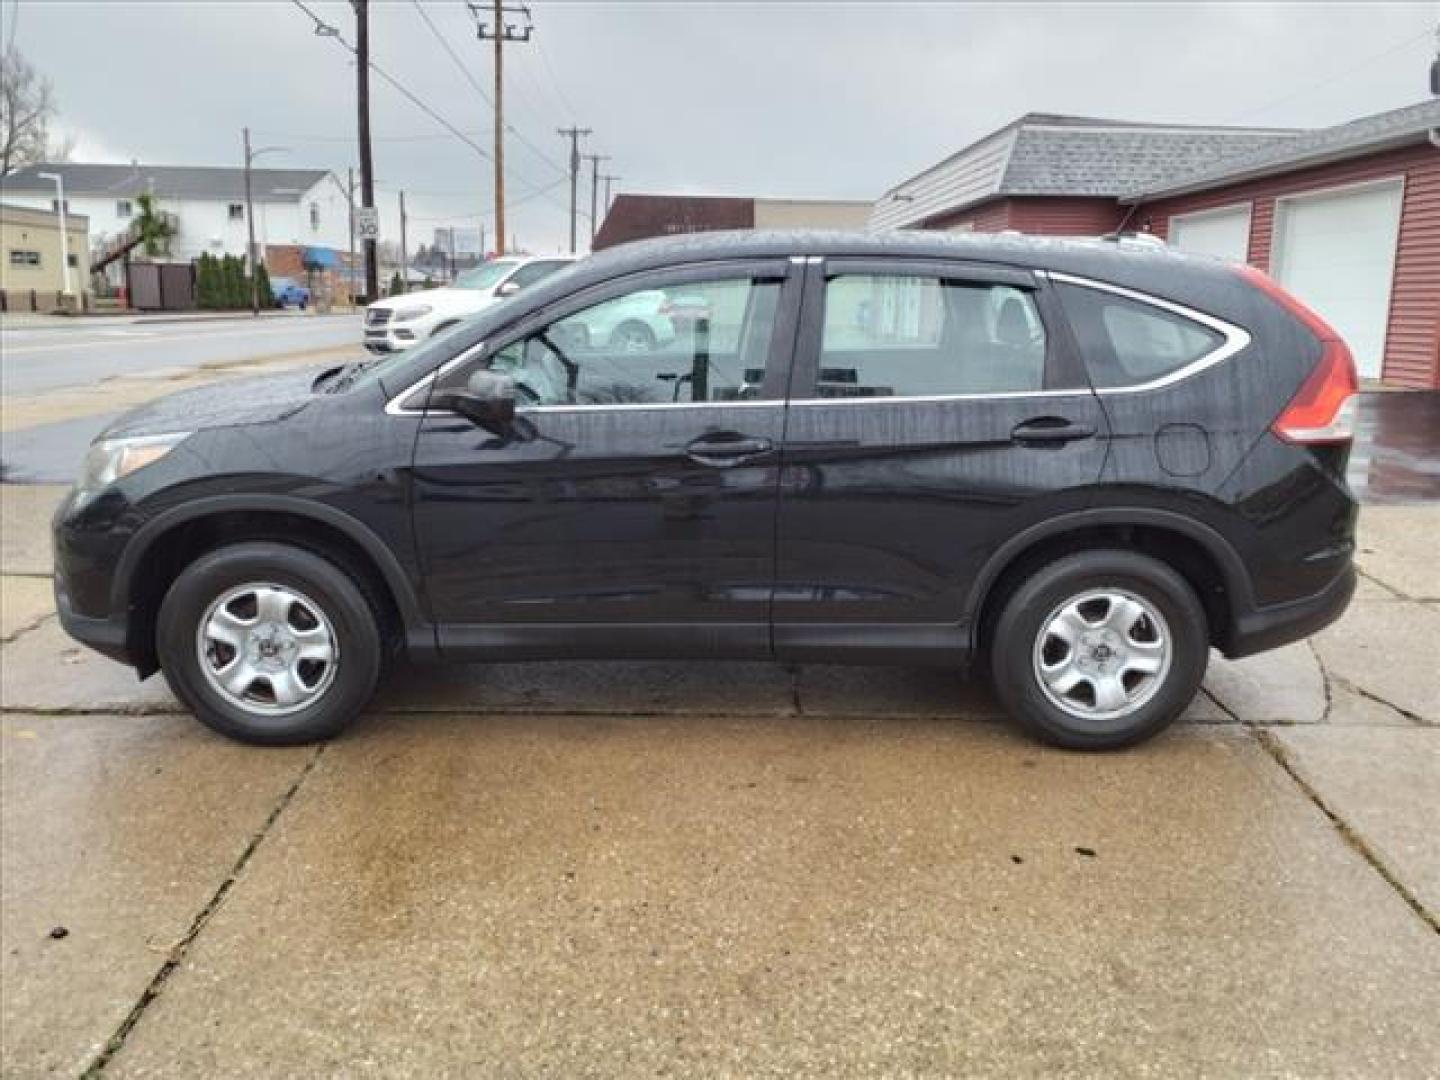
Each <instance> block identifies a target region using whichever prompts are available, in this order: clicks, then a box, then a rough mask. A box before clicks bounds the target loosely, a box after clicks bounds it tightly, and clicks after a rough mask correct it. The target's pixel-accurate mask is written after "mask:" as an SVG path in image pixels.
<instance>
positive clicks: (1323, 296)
mask: <svg viewBox="0 0 1440 1080" xmlns="http://www.w3.org/2000/svg"><path fill="white" fill-rule="evenodd" d="M1403 192H1404V184H1403V182H1402V181H1400V180H1386V181H1383V182H1381V183H1378V184H1366V185H1364V186H1362V187H1353V188H1348V189H1346V190H1343V191H1333V192H1327V193H1321V194H1318V195H1304V196H1296V197H1293V198H1284V199H1278V200H1276V203H1275V254H1274V257H1273V259H1272V263H1273V268H1272V271H1271V272H1272V273H1273V275H1274V276H1275V278H1276V279H1277V280H1278V281H1280V283H1281V284H1283V285H1284V286H1285V287H1286V288H1287V289H1289V290H1290V291H1291V292H1293V293H1294V294H1295V295H1296V296H1298V297H1300V299H1302V300H1304V301H1305V302H1306V303H1307V304H1309V305H1310V306H1311V307H1313V308H1314V309H1315V310H1316V311H1318V312H1319V313H1320V315H1321V316H1322V317H1324V318H1325V320H1326V321H1327V322H1329V323H1330V325H1331V326H1333V327H1335V329H1336V330H1338V331H1339V332H1340V336H1341V337H1343V338H1344V339H1345V341H1346V342H1347V343H1348V344H1349V346H1350V350H1351V351H1352V352H1353V353H1354V354H1355V366H1356V367H1357V368H1358V369H1359V371H1360V374H1361V375H1364V376H1367V377H1369V378H1372V379H1378V378H1379V377H1380V366H1381V362H1382V361H1383V359H1384V356H1385V328H1386V324H1387V323H1388V322H1389V317H1390V285H1391V281H1392V280H1393V278H1394V276H1395V244H1396V240H1397V239H1398V237H1399V235H1400V202H1401V197H1402V195H1403Z"/></svg>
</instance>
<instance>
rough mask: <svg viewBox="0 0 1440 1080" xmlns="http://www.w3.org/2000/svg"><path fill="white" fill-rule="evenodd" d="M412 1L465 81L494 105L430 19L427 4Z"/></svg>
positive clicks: (482, 99)
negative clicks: (426, 8)
mask: <svg viewBox="0 0 1440 1080" xmlns="http://www.w3.org/2000/svg"><path fill="white" fill-rule="evenodd" d="M410 2H411V3H412V4H414V5H415V10H416V11H418V12H419V13H420V18H422V19H424V20H425V25H426V26H428V27H429V28H430V33H432V34H434V35H435V40H436V41H438V42H440V47H441V48H443V49H444V50H445V52H446V53H448V54H449V56H450V59H451V60H453V61H455V66H456V67H457V68H459V69H460V74H461V75H464V76H465V81H466V82H468V83H469V84H470V85H471V86H472V87H474V89H475V93H477V94H479V95H480V100H481V101H483V102H485V104H486V105H493V104H494V102H492V101H491V100H490V96H489V95H488V94H486V93H485V88H484V87H482V86H481V85H480V83H479V82H478V81H477V80H476V78H475V76H474V75H471V74H470V69H469V68H467V67H466V66H465V62H464V61H463V60H461V59H460V54H459V53H457V52H456V51H455V50H454V49H452V48H451V47H450V42H448V41H446V40H445V35H444V34H442V33H440V31H439V29H438V28H437V27H436V26H435V24H434V23H433V22H431V21H430V15H429V13H428V12H426V10H425V6H424V5H423V4H421V3H420V0H410Z"/></svg>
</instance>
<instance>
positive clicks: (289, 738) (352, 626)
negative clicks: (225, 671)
mask: <svg viewBox="0 0 1440 1080" xmlns="http://www.w3.org/2000/svg"><path fill="white" fill-rule="evenodd" d="M252 583H264V584H265V585H266V586H274V587H275V588H276V589H278V590H285V591H286V592H291V591H293V593H294V594H298V595H300V596H301V597H302V598H303V599H304V600H305V601H307V602H308V603H310V604H313V605H314V606H316V607H318V609H319V610H320V611H321V612H322V613H323V616H324V618H325V619H326V620H328V624H329V626H328V629H329V631H330V632H331V633H332V634H333V639H334V645H335V650H336V660H335V661H334V670H333V672H332V673H331V674H330V675H329V676H328V679H327V680H326V682H325V685H324V688H323V689H321V690H319V691H318V696H317V697H316V698H315V699H314V700H313V701H310V702H308V703H305V704H303V706H298V705H297V706H294V708H295V709H296V711H291V712H288V713H284V714H282V715H267V714H265V713H264V712H263V711H257V710H263V709H264V708H265V707H266V706H265V705H264V704H263V703H261V704H258V705H252V706H249V707H247V706H246V704H244V703H243V702H242V701H239V700H236V699H234V698H232V697H230V696H227V695H226V694H225V693H223V692H222V691H221V690H220V689H217V687H215V686H214V685H212V683H211V680H210V678H209V677H208V676H207V675H206V673H205V672H204V671H203V670H202V668H201V664H202V662H204V661H202V659H201V654H200V650H199V647H198V641H197V639H198V635H199V633H200V627H201V623H202V620H205V619H206V617H207V613H208V612H209V611H210V609H211V606H212V605H213V604H215V603H216V602H217V600H219V599H220V598H222V597H224V596H225V595H226V594H227V593H228V592H231V591H233V590H237V589H242V587H244V586H246V585H249V584H252ZM304 614H305V610H304V608H303V605H302V612H301V615H304ZM297 618H300V616H297ZM156 647H157V650H158V652H159V656H160V666H161V669H162V670H163V671H164V673H165V679H166V681H167V682H169V684H170V688H171V689H172V690H173V691H174V692H175V695H176V696H177V697H179V698H180V700H181V701H182V702H184V703H185V705H186V706H187V707H189V709H190V710H191V711H192V712H193V713H194V714H195V716H196V718H197V719H199V720H200V722H201V723H203V724H205V725H206V726H207V727H210V728H212V729H214V730H215V731H218V732H219V733H220V734H222V735H228V736H229V737H230V738H233V739H238V740H240V741H241V742H248V743H256V744H262V745H272V746H276V745H291V744H295V743H307V742H315V741H318V740H322V739H328V738H330V737H331V736H333V735H335V734H337V733H338V732H340V731H341V730H343V729H344V728H345V727H347V726H348V725H349V724H350V723H352V722H353V721H354V720H355V718H356V717H357V716H359V714H360V712H361V710H362V709H363V708H364V707H365V705H366V703H367V702H368V701H369V700H370V696H371V695H372V694H373V693H374V690H375V684H376V681H377V679H378V678H379V672H380V668H381V665H382V663H383V659H384V650H383V647H382V642H381V636H380V630H379V622H378V618H377V615H376V610H375V608H374V606H373V605H372V603H371V602H369V601H367V599H366V595H365V592H364V591H363V590H362V589H361V587H360V586H358V585H357V583H356V582H355V580H354V579H353V578H352V577H351V576H350V575H349V574H347V573H346V572H345V571H344V570H342V569H341V568H340V567H338V566H336V565H335V564H334V563H332V562H330V561H328V560H326V559H324V558H321V557H320V556H319V555H316V554H314V553H312V552H310V551H306V550H303V549H301V548H296V547H292V546H290V545H288V544H282V543H275V542H271V541H249V542H245V543H237V544H232V545H230V546H228V547H223V548H218V549H216V550H215V551H212V552H209V553H207V554H205V555H202V556H201V557H200V558H198V559H196V560H195V561H194V562H193V563H191V564H190V565H189V566H187V567H186V568H185V569H184V570H183V571H181V573H180V575H179V576H178V577H177V578H176V579H175V581H174V582H173V583H172V584H171V586H170V589H169V591H168V592H167V593H166V594H165V599H164V601H163V602H162V603H161V605H160V617H159V622H158V629H157V631H156ZM211 662H214V659H213V658H212V661H211ZM321 670H322V671H323V665H322V666H321ZM314 681H315V683H316V685H317V686H319V685H320V682H321V680H320V678H318V677H317V678H316V679H315V680H314ZM265 685H266V683H265V682H264V680H263V679H261V681H260V684H259V686H260V688H261V691H262V692H263V688H264V687H265ZM307 692H308V691H307ZM270 707H272V708H273V707H275V706H270Z"/></svg>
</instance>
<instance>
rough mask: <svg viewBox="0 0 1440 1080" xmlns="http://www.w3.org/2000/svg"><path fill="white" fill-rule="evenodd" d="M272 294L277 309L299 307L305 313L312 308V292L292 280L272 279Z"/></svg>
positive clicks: (284, 278)
mask: <svg viewBox="0 0 1440 1080" xmlns="http://www.w3.org/2000/svg"><path fill="white" fill-rule="evenodd" d="M270 292H271V293H272V294H273V295H274V297H275V306H276V307H297V308H299V309H300V310H301V311H304V310H305V309H306V308H307V307H309V306H310V290H309V289H307V288H305V286H304V285H299V284H297V283H296V282H295V281H294V280H292V279H291V278H286V277H276V278H271V279H270Z"/></svg>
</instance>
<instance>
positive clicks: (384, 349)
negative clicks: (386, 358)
mask: <svg viewBox="0 0 1440 1080" xmlns="http://www.w3.org/2000/svg"><path fill="white" fill-rule="evenodd" d="M424 336H425V335H424V334H423V333H421V332H420V330H419V329H418V328H416V327H413V326H371V327H366V328H365V337H364V342H365V348H367V349H369V350H370V351H371V352H373V353H394V352H402V351H404V350H405V349H408V348H410V347H411V346H413V345H414V344H415V343H416V342H418V341H420V340H421V339H422V338H423V337H424Z"/></svg>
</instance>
